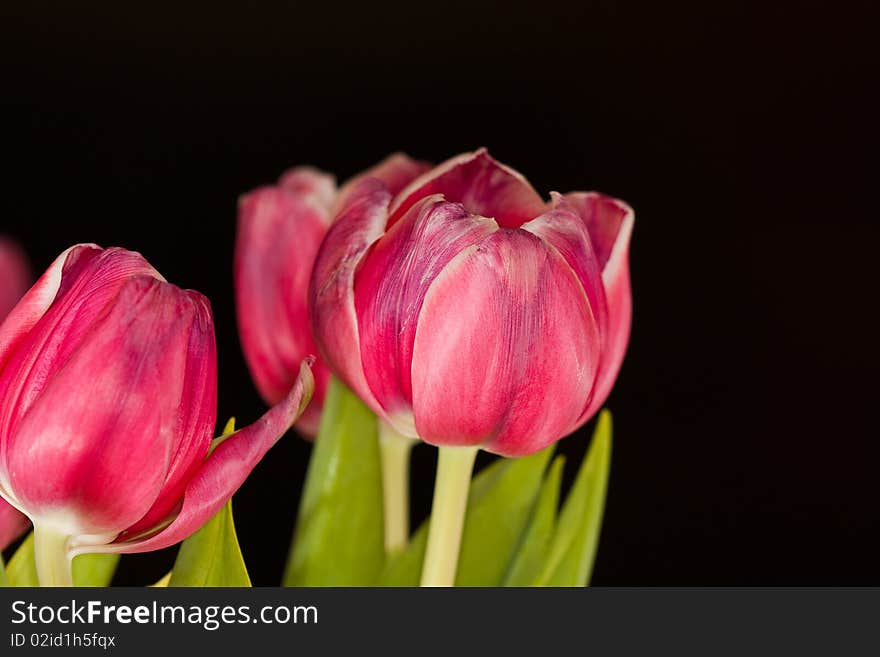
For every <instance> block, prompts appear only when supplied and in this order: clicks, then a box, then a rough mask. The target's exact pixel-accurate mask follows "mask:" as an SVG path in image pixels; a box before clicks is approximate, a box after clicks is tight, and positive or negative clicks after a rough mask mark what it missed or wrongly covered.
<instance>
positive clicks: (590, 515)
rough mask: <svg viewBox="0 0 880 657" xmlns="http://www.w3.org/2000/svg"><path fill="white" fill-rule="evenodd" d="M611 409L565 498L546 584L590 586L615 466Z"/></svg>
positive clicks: (544, 578)
mask: <svg viewBox="0 0 880 657" xmlns="http://www.w3.org/2000/svg"><path fill="white" fill-rule="evenodd" d="M611 434H612V426H611V413H610V412H609V411H607V410H603V411H602V412H601V413H600V414H599V421H598V423H597V424H596V429H595V431H594V432H593V441H592V444H591V445H590V450H589V451H588V452H587V456H586V457H585V458H584V462H583V464H582V465H581V468H580V471H579V472H578V475H577V479H575V482H574V486H572V489H571V492H570V493H569V494H568V498H567V499H566V500H565V504H564V505H563V507H562V511H560V513H559V521H558V523H557V526H556V533H555V535H554V537H553V543H552V545H551V548H550V553H549V556H548V558H547V563H546V564H545V569H544V571H543V573H542V575H541V576H540V577H539V578H538V580H537V581H536V584H538V585H545V586H586V585H587V584H588V583H589V581H590V575H591V574H592V572H593V563H594V561H595V559H596V549H597V548H598V546H599V533H600V532H601V529H602V514H603V512H604V510H605V496H606V492H607V490H608V473H609V469H610V466H611Z"/></svg>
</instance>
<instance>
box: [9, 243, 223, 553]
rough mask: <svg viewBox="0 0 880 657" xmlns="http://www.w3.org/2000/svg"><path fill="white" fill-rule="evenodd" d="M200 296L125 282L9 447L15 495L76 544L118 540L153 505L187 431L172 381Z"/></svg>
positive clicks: (145, 280) (148, 280) (181, 365)
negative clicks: (180, 434) (78, 539)
mask: <svg viewBox="0 0 880 657" xmlns="http://www.w3.org/2000/svg"><path fill="white" fill-rule="evenodd" d="M99 257H100V256H99ZM102 271H103V270H102ZM98 292H99V293H100V290H98ZM78 296H79V295H78ZM196 296H200V295H195V293H185V292H183V291H181V290H179V289H178V288H175V287H174V286H172V285H169V284H167V283H164V282H162V281H159V280H158V279H156V278H154V277H152V276H137V277H134V278H129V279H128V280H127V282H126V283H125V284H124V285H123V286H122V288H121V290H119V293H118V296H117V298H116V299H115V300H114V302H113V303H112V304H111V305H110V307H109V308H108V310H107V312H105V313H103V315H102V316H101V317H100V318H99V319H98V320H96V321H93V322H92V323H91V333H90V334H88V336H86V338H85V339H83V340H81V341H78V343H79V344H78V345H77V347H76V348H72V349H70V351H71V353H70V354H69V355H68V356H67V357H66V358H64V359H63V360H62V361H61V362H59V363H56V364H55V369H54V371H53V373H52V376H51V377H50V378H49V379H48V381H47V382H46V383H45V384H44V386H43V387H42V389H41V390H40V393H39V395H38V396H37V397H36V398H35V399H34V401H33V402H32V404H30V407H29V408H28V410H27V412H26V413H25V414H24V415H23V417H22V418H21V420H20V421H19V422H18V424H17V426H16V427H15V428H14V430H13V432H12V434H11V435H10V436H9V437H8V439H7V445H6V466H7V471H8V476H9V480H10V486H9V488H10V489H11V490H13V491H14V492H15V500H16V502H17V503H18V504H19V506H20V507H21V508H22V509H26V510H27V511H28V514H29V515H30V516H31V517H32V518H34V519H36V518H39V519H40V520H41V521H43V522H47V523H52V524H55V525H56V526H57V527H58V528H59V530H63V531H64V533H66V534H68V535H70V536H77V535H82V534H95V535H97V534H102V535H104V534H113V535H115V533H117V532H118V531H119V528H121V527H126V526H128V525H130V524H131V523H133V522H135V521H137V520H138V519H139V518H141V517H142V516H143V515H144V514H145V513H146V512H147V510H148V509H149V508H150V506H151V505H152V504H153V502H154V501H155V500H156V498H157V496H158V494H159V492H160V490H161V488H162V485H163V483H164V481H165V478H166V476H167V473H168V471H169V465H170V463H171V460H172V458H173V456H174V451H175V449H176V448H178V447H179V445H177V444H175V442H176V439H177V436H176V435H175V432H176V431H178V430H179V429H180V428H181V427H180V426H179V425H180V423H181V410H180V405H181V402H182V399H183V390H182V387H183V377H180V378H178V377H168V376H167V373H168V372H184V371H185V368H186V361H185V358H186V354H187V349H188V348H189V337H190V336H189V331H188V328H189V327H190V326H191V324H192V322H193V321H194V315H195V314H196V306H197V305H198V304H199V303H201V301H200V300H197V299H195V297H196ZM54 310H55V306H53V308H52V309H51V310H50V311H49V312H50V313H51V312H52V311H54ZM69 314H73V315H78V313H76V312H72V313H68V315H69ZM48 316H49V314H48V313H47V317H48ZM65 319H67V317H66V316H65ZM64 349H67V346H66V345H63V349H62V350H64ZM43 358H44V359H45V356H43ZM40 364H41V365H42V363H40ZM59 409H64V412H63V413H61V412H59ZM212 424H213V422H212ZM127 436H150V437H153V439H152V440H145V439H133V440H126V439H125V437H127ZM204 440H205V449H207V442H208V440H209V437H206V438H205V439H204ZM96 455H100V458H96ZM46 472H49V473H52V476H50V477H47V476H45V475H44V474H42V473H46ZM58 500H64V511H63V512H60V511H58V510H57V506H58ZM55 514H61V515H60V516H58V517H55Z"/></svg>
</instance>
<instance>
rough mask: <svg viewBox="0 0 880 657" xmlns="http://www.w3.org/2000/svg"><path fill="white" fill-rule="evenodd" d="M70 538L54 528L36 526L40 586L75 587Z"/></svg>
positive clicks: (36, 560)
mask: <svg viewBox="0 0 880 657" xmlns="http://www.w3.org/2000/svg"><path fill="white" fill-rule="evenodd" d="M67 540H68V536H67V535H65V534H62V533H60V532H59V531H57V530H56V529H54V528H52V527H46V526H41V525H37V524H34V561H35V562H36V564H37V577H38V578H39V580H40V586H73V570H72V559H71V558H70V557H69V556H68V552H67Z"/></svg>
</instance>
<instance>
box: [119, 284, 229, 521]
mask: <svg viewBox="0 0 880 657" xmlns="http://www.w3.org/2000/svg"><path fill="white" fill-rule="evenodd" d="M185 294H187V295H189V296H190V299H191V301H192V302H193V306H194V314H193V321H192V323H191V324H190V325H189V327H188V328H187V329H185V330H186V331H188V333H189V337H188V340H187V347H186V366H185V369H184V370H183V386H182V388H181V391H180V398H179V400H178V401H177V409H176V410H177V420H176V426H175V428H174V429H173V430H172V435H173V436H174V437H175V438H176V439H177V443H176V445H175V446H174V447H173V452H172V454H171V461H170V465H169V467H168V473H167V475H166V476H165V481H164V482H163V484H162V489H161V491H160V492H159V496H158V497H157V498H156V500H155V502H153V505H152V506H151V507H150V510H149V511H148V512H147V513H146V515H145V516H144V517H143V518H141V519H140V520H139V521H138V522H136V523H135V524H134V525H133V526H132V527H129V529H128V531H129V532H130V533H131V534H137V533H139V532H141V531H143V530H145V529H149V528H151V527H153V526H155V525H156V524H157V523H158V522H160V521H161V520H162V519H163V518H165V517H167V516H168V514H169V513H171V512H172V510H173V509H174V508H175V507H176V506H177V504H178V503H179V502H180V498H181V497H182V496H183V492H184V490H185V489H186V485H187V483H188V482H189V480H190V478H191V477H192V475H193V474H195V472H196V471H197V470H198V469H199V467H201V464H202V460H203V459H204V457H205V454H207V452H208V448H209V446H210V444H211V438H212V437H213V435H214V425H215V424H216V421H217V413H216V409H217V342H216V338H215V334H214V319H213V316H212V313H211V306H210V302H209V301H208V299H207V298H205V297H204V296H202V295H201V294H198V293H197V292H189V291H188V292H186V293H185Z"/></svg>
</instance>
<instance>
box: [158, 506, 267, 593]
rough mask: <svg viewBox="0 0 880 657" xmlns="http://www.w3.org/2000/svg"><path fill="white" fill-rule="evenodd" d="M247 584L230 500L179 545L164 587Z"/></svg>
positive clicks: (247, 578)
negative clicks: (168, 578)
mask: <svg viewBox="0 0 880 657" xmlns="http://www.w3.org/2000/svg"><path fill="white" fill-rule="evenodd" d="M250 585H251V579H250V577H249V576H248V572H247V568H246V567H245V565H244V558H242V556H241V548H240V547H239V545H238V537H237V536H236V534H235V523H234V522H233V520H232V501H231V500H230V501H229V502H227V503H226V504H225V505H224V506H223V508H222V509H220V510H219V511H218V512H217V513H216V514H215V515H214V517H213V518H211V519H210V520H209V521H208V522H207V523H205V525H204V526H203V527H202V528H201V529H200V530H199V531H197V532H196V533H195V534H193V535H192V536H190V537H189V538H188V539H186V540H185V541H184V542H183V543H181V544H180V551H179V552H178V553H177V559H176V560H175V562H174V567H173V568H172V570H171V579H170V581H169V582H168V586H197V587H207V586H235V587H247V586H250Z"/></svg>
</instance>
